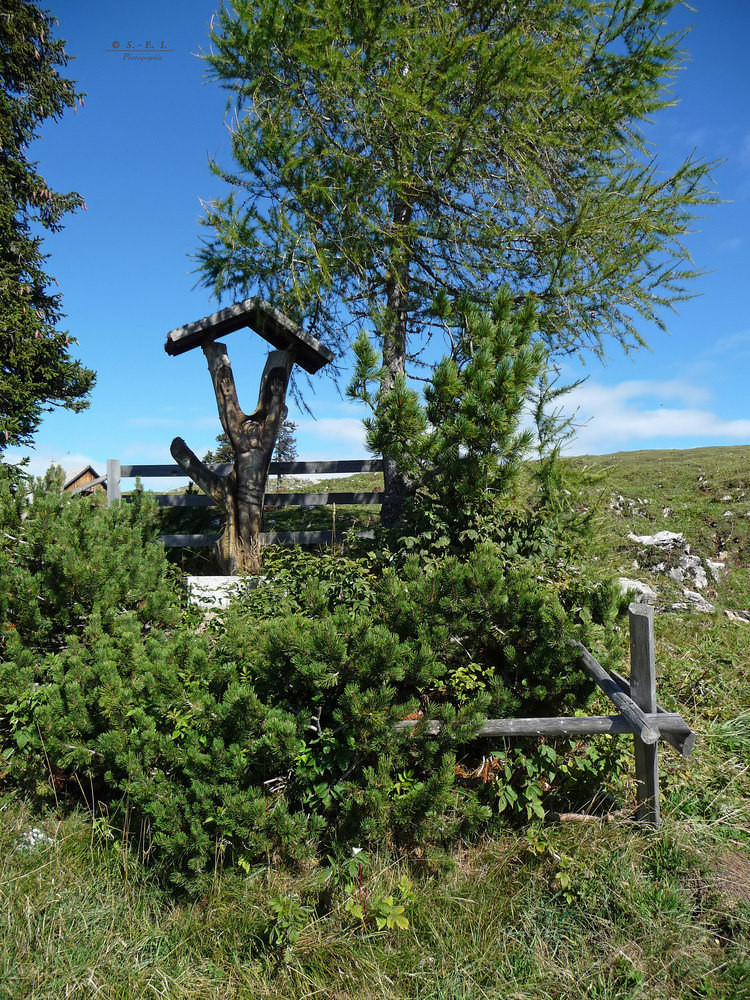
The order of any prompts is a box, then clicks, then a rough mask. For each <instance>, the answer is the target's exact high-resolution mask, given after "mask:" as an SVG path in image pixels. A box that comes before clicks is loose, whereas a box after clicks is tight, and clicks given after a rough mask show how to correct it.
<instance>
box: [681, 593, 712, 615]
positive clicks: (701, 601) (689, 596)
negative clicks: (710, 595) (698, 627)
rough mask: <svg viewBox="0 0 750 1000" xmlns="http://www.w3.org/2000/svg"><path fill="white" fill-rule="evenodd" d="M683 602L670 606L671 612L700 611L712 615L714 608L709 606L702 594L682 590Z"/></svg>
mask: <svg viewBox="0 0 750 1000" xmlns="http://www.w3.org/2000/svg"><path fill="white" fill-rule="evenodd" d="M682 596H683V597H684V598H685V600H684V601H680V602H678V603H677V604H673V605H672V610H673V611H702V612H704V613H706V614H713V613H714V612H715V611H716V608H715V607H714V606H713V604H710V603H709V602H708V601H707V600H706V599H705V597H703V595H702V594H696V592H695V591H694V590H687V589H685V590H683V591H682Z"/></svg>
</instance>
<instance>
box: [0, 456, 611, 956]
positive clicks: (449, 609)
mask: <svg viewBox="0 0 750 1000" xmlns="http://www.w3.org/2000/svg"><path fill="white" fill-rule="evenodd" d="M0 499H1V500H2V503H0V507H1V508H2V511H3V514H2V518H3V526H4V527H5V528H6V530H7V529H11V530H12V531H14V532H16V536H15V537H16V538H17V544H16V546H15V548H14V549H13V550H12V552H8V553H4V555H3V560H4V563H3V566H2V574H1V575H0V579H1V580H2V586H3V589H2V603H1V604H0V611H2V623H1V626H2V650H1V653H2V656H1V659H0V704H2V705H3V706H4V708H3V711H2V717H1V718H0V733H1V734H2V738H3V744H4V747H3V752H4V756H5V760H6V766H7V769H8V773H9V775H10V776H11V777H13V778H14V779H15V780H16V781H18V782H20V783H22V784H23V785H24V786H26V787H27V788H29V789H31V790H32V791H34V792H37V793H40V794H53V793H54V794H57V795H63V796H65V795H67V796H70V795H75V796H83V797H84V799H86V801H88V802H89V804H91V805H93V804H94V803H95V802H96V801H100V802H103V803H105V804H106V808H107V810H108V813H107V814H108V818H109V822H110V823H111V824H112V826H113V827H115V828H121V827H122V826H129V827H130V830H131V833H130V835H129V842H130V844H131V846H132V848H133V849H134V850H137V851H138V852H139V853H140V855H141V856H142V857H144V858H146V859H149V860H151V862H152V863H154V864H156V865H157V866H158V868H159V870H160V871H161V872H162V873H163V874H164V875H165V876H168V877H169V878H171V879H172V880H173V881H174V882H175V883H177V884H178V885H185V886H190V885H195V884H199V883H200V879H201V876H202V873H204V872H207V871H210V870H211V869H212V868H213V867H215V866H216V865H224V864H232V863H239V864H240V865H241V866H252V865H254V864H256V863H257V862H258V861H259V860H262V859H269V858H272V859H275V860H285V861H286V862H288V863H290V864H298V863H301V862H303V861H304V860H305V858H307V857H308V856H309V855H310V854H311V853H312V852H314V851H315V850H316V849H317V848H318V847H319V845H320V844H321V843H327V844H331V845H333V844H335V843H337V842H346V841H347V840H349V841H351V840H352V839H355V838H356V840H357V841H359V842H360V843H362V844H363V845H379V844H383V843H389V844H398V845H403V846H407V847H409V846H413V845H422V847H423V849H425V850H428V851H429V850H433V849H438V848H441V847H443V846H447V845H449V844H450V843H451V842H452V841H454V840H455V839H456V838H457V837H460V836H468V835H472V834H475V833H476V832H478V831H479V830H481V829H483V828H484V827H485V826H486V825H487V823H488V822H489V821H490V820H491V818H492V816H493V813H494V814H495V815H496V814H497V811H498V802H499V798H498V796H501V795H502V791H501V789H500V786H499V784H498V783H496V786H495V787H494V788H493V789H485V790H484V791H482V790H481V789H480V790H479V791H478V790H477V788H476V784H475V783H474V784H472V782H463V783H462V782H457V776H458V775H459V773H462V772H461V771H460V768H459V763H458V758H459V755H460V757H461V765H460V767H461V768H463V769H464V770H465V769H466V767H467V766H468V767H473V766H475V764H476V761H477V760H478V759H479V757H480V756H481V750H480V748H478V747H475V746H474V745H473V743H474V741H473V735H474V733H475V732H476V730H477V729H478V728H479V726H480V725H481V724H482V722H483V720H484V719H485V718H487V717H488V716H490V717H504V716H508V715H513V714H518V713H521V714H543V713H544V712H545V711H548V710H551V709H554V710H555V711H568V710H572V709H574V708H576V707H579V706H580V705H581V704H582V703H585V701H586V699H587V698H588V696H589V695H590V693H591V684H590V682H589V680H588V678H587V677H586V676H585V675H584V674H583V673H582V672H581V671H580V670H579V669H578V667H577V666H576V653H575V650H573V649H571V648H570V647H569V646H568V645H567V643H566V640H567V639H569V638H576V639H578V640H579V641H582V642H584V643H585V644H586V645H587V646H588V647H589V648H590V649H592V650H593V651H595V653H596V655H597V656H598V657H599V659H600V660H602V661H603V662H605V663H606V662H607V661H608V657H609V656H610V655H611V654H612V653H614V651H615V647H616V636H615V634H614V632H613V627H612V626H613V623H614V620H615V617H616V615H617V613H618V611H619V610H621V607H620V606H621V603H622V599H621V598H619V596H618V595H617V594H616V593H615V592H614V590H613V589H612V588H611V587H608V586H606V585H604V584H592V583H591V582H589V581H587V580H586V579H585V578H583V577H581V576H569V575H568V574H565V573H562V572H561V571H560V572H557V573H556V574H552V573H549V572H548V573H547V575H545V576H542V575H540V573H539V570H540V568H542V563H540V562H537V563H535V564H534V565H533V567H532V566H531V565H524V564H523V563H522V562H520V561H518V560H511V559H509V558H508V553H507V551H505V550H504V549H503V548H502V547H501V546H498V545H492V544H489V543H482V544H479V545H477V546H476V547H475V549H474V550H473V551H472V552H469V553H468V554H465V555H464V557H463V558H459V557H457V556H454V555H449V556H446V557H445V558H443V559H442V560H439V561H435V562H434V563H433V564H432V565H429V566H428V567H425V565H424V563H423V561H420V560H419V559H418V558H417V557H414V556H412V557H408V558H406V559H404V560H402V561H400V562H398V563H394V565H392V566H387V565H385V566H384V565H383V564H384V562H385V559H381V558H376V557H374V556H373V555H367V554H360V555H352V556H341V555H337V554H334V553H327V554H324V555H321V556H318V557H309V556H304V555H302V554H300V553H298V552H297V553H295V552H287V553H284V554H281V553H279V554H277V555H276V556H275V557H274V559H275V564H274V566H273V574H274V577H275V579H273V580H269V581H268V582H266V583H261V584H260V585H259V587H258V588H257V589H256V590H255V591H253V592H251V593H250V594H249V595H248V597H247V598H246V599H244V600H243V601H240V602H237V603H236V604H235V605H233V606H232V607H231V608H230V609H229V610H228V612H227V613H226V614H225V616H224V618H223V621H222V623H221V626H220V627H215V626H214V627H208V628H205V627H204V628H202V629H200V630H199V631H198V632H196V629H195V624H196V622H197V620H198V619H197V616H196V615H195V613H185V612H181V611H180V609H179V607H178V597H177V592H176V590H175V587H174V584H173V582H172V579H171V571H170V570H169V567H168V565H167V563H166V560H165V556H164V551H163V549H162V548H161V547H160V546H158V545H156V544H155V543H154V540H153V535H154V531H155V516H156V511H155V508H154V506H153V505H152V504H151V503H150V502H149V501H148V499H147V497H146V496H145V495H144V494H142V493H141V492H138V491H136V493H135V494H134V496H133V498H132V502H131V503H130V504H124V503H123V504H120V505H116V506H114V507H112V508H106V507H104V506H101V505H100V504H99V503H98V502H97V500H96V498H93V499H86V498H80V497H73V498H70V497H67V496H65V495H63V494H61V492H60V480H59V476H56V475H55V474H54V473H50V474H49V475H48V477H47V478H46V480H45V481H44V482H37V483H35V484H32V485H31V486H30V487H29V488H26V487H20V488H18V487H16V488H14V487H12V485H10V484H7V483H6V485H5V487H4V492H3V493H2V497H1V498H0ZM410 718H417V719H418V723H417V725H416V727H414V726H411V727H410V726H407V727H404V728H397V727H396V724H397V723H399V722H400V721H402V720H407V719H410ZM432 721H434V722H437V723H439V731H438V732H437V733H436V734H433V733H431V732H429V731H428V727H427V723H428V722H432ZM538 752H539V754H541V755H542V756H544V754H545V753H546V751H545V750H544V749H540V750H539V751H538ZM528 760H531V758H530V757H529V758H528ZM521 763H522V762H521V758H520V757H518V758H517V759H516V760H515V763H514V765H513V781H510V780H509V781H508V782H506V783H505V784H507V786H508V787H511V786H512V787H513V791H512V792H508V796H509V797H512V796H513V795H515V796H516V798H517V799H518V801H519V802H522V803H525V808H526V811H524V809H522V808H521V807H520V806H519V808H518V809H513V808H510V809H507V812H509V813H514V812H515V813H516V814H518V815H519V816H525V815H527V814H533V815H538V814H539V812H540V810H541V808H542V807H541V805H540V804H539V801H538V800H537V798H536V796H537V791H536V790H537V788H538V787H540V786H539V782H538V777H539V773H538V769H534V768H533V767H530V766H529V767H527V769H526V777H525V778H524V780H523V781H522V782H520V783H519V781H518V774H516V772H519V767H520V766H521ZM519 773H520V772H519ZM511 804H512V803H511V802H510V798H509V800H508V802H507V803H506V805H511ZM529 808H530V809H531V813H528V809H529ZM136 831H137V832H136ZM402 905H403V904H402V903H400V902H398V901H397V898H396V896H394V895H393V894H392V893H385V894H384V895H383V900H382V906H381V908H380V910H379V911H376V910H375V909H373V910H372V913H373V914H376V912H377V913H379V917H377V916H374V917H373V919H374V920H375V925H376V926H377V925H378V920H382V921H384V924H383V926H384V927H386V928H392V927H400V926H402V925H403V920H402V917H403V911H402V910H400V909H399V907H401V906H402ZM277 916H278V917H279V919H280V921H281V922H280V923H279V924H278V927H279V928H280V929H279V931H278V935H280V936H279V941H277V942H276V943H280V942H281V937H283V936H286V937H287V938H289V935H290V934H293V933H294V928H295V926H296V924H295V923H294V921H293V920H292V918H291V916H289V915H288V914H287V916H289V921H291V922H289V921H287V916H283V915H282V914H277ZM282 916H283V920H281V918H282ZM284 921H287V923H284ZM282 925H283V926H282ZM282 931H283V933H282ZM269 933H270V932H269ZM274 933H276V932H274Z"/></svg>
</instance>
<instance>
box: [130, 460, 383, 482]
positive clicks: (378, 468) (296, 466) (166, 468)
mask: <svg viewBox="0 0 750 1000" xmlns="http://www.w3.org/2000/svg"><path fill="white" fill-rule="evenodd" d="M208 468H209V469H211V470H212V471H213V472H215V473H216V474H217V475H219V476H225V475H227V474H228V473H230V472H231V471H232V469H233V468H234V466H233V465H232V463H231V462H218V463H210V464H209V465H208ZM382 471H383V460H382V459H381V458H352V459H341V460H339V461H330V462H323V461H321V462H271V465H270V467H269V470H268V475H269V477H270V476H279V475H280V476H304V475H306V474H309V475H315V474H317V475H324V474H327V473H336V472H339V473H354V472H382ZM120 475H121V477H122V478H123V479H133V478H135V477H136V476H139V477H140V478H141V479H155V478H157V477H158V478H159V479H167V478H175V477H179V478H180V479H187V476H186V475H185V473H184V471H183V470H182V469H181V468H180V466H179V465H177V464H176V463H175V464H174V465H145V464H143V463H139V464H137V465H123V466H121V469H120Z"/></svg>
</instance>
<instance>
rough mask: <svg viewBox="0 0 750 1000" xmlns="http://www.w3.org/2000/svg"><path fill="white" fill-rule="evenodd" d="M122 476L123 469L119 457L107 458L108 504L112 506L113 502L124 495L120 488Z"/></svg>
mask: <svg viewBox="0 0 750 1000" xmlns="http://www.w3.org/2000/svg"><path fill="white" fill-rule="evenodd" d="M121 476H122V470H121V468H120V460H119V458H108V459H107V506H108V507H111V506H112V504H114V503H117V501H118V500H120V499H121V497H122V492H121V489H120V477H121Z"/></svg>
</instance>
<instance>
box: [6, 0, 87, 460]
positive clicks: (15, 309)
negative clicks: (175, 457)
mask: <svg viewBox="0 0 750 1000" xmlns="http://www.w3.org/2000/svg"><path fill="white" fill-rule="evenodd" d="M56 23H57V22H56V21H55V19H54V18H53V17H52V16H51V15H49V14H48V13H46V12H45V11H43V10H40V9H39V8H37V6H36V5H35V4H32V3H29V2H28V0H6V2H4V4H3V12H2V16H0V147H1V148H2V156H1V157H0V192H1V194H0V357H2V365H1V366H0V452H2V451H3V450H4V449H5V448H6V447H7V446H8V445H18V444H29V443H30V442H31V440H32V438H33V435H34V432H35V431H36V429H37V427H38V426H39V423H40V422H41V420H42V416H43V413H44V412H45V410H48V409H50V408H51V407H53V406H62V407H65V408H66V409H70V410H74V411H76V412H77V411H79V410H82V409H84V408H85V407H86V406H88V395H89V393H90V391H91V388H92V386H93V384H94V373H93V372H91V371H89V370H88V369H87V368H84V367H83V366H82V365H81V363H80V362H79V361H76V360H75V359H74V358H72V357H71V355H70V351H69V345H70V339H69V337H68V335H67V334H66V333H65V332H62V331H60V330H58V329H57V325H58V323H59V322H60V320H61V319H62V317H63V314H62V312H61V306H60V303H61V297H60V295H59V294H50V292H49V291H48V288H49V285H50V284H51V282H52V281H53V280H54V279H53V278H51V277H50V276H49V275H48V274H47V273H46V272H45V270H44V263H45V260H46V257H45V255H44V254H43V253H42V251H41V244H42V239H41V236H40V235H38V234H39V231H40V228H41V229H42V230H48V231H50V232H58V231H59V230H60V229H61V228H62V223H61V219H62V217H63V216H64V215H65V214H66V213H68V212H73V211H75V210H77V209H79V208H82V207H85V205H84V202H83V199H82V198H81V196H80V195H79V194H77V193H76V192H74V191H71V192H68V193H67V194H59V193H56V192H54V191H51V190H50V189H49V187H48V186H47V183H46V181H45V180H44V178H43V177H42V176H41V175H40V174H39V173H38V171H37V164H36V163H35V162H33V161H32V160H30V159H29V156H28V148H29V146H30V145H31V144H32V143H33V142H34V140H35V139H37V138H38V137H39V133H40V131H41V129H42V127H43V125H44V124H45V122H47V121H48V120H50V119H51V120H58V119H60V118H61V117H62V115H63V113H64V112H65V110H66V108H76V106H77V105H78V104H79V103H80V104H82V103H83V98H82V95H81V94H80V93H78V92H77V91H76V89H75V84H74V83H73V82H72V81H71V80H67V79H65V78H64V77H62V76H60V75H59V70H58V67H64V66H66V65H67V63H68V55H67V53H66V52H65V48H64V46H65V43H64V42H63V41H62V40H59V39H58V40H56V39H55V38H54V37H53V34H54V28H55V25H56Z"/></svg>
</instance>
